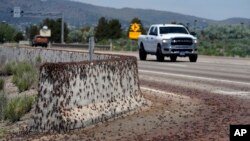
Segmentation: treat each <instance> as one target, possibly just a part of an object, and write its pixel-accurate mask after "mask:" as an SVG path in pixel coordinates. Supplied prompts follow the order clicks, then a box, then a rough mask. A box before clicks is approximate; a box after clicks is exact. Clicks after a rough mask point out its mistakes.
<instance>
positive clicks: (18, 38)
mask: <svg viewBox="0 0 250 141" xmlns="http://www.w3.org/2000/svg"><path fill="white" fill-rule="evenodd" d="M14 40H15V42H19V41H21V40H24V36H23V33H22V32H17V33H16V35H15V37H14Z"/></svg>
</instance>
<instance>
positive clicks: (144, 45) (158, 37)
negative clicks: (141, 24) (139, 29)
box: [138, 24, 198, 62]
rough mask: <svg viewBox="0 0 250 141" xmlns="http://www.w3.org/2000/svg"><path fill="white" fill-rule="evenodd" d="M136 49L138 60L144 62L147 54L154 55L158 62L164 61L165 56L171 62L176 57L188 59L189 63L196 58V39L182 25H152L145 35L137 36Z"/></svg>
mask: <svg viewBox="0 0 250 141" xmlns="http://www.w3.org/2000/svg"><path fill="white" fill-rule="evenodd" d="M138 47H139V57H140V60H146V58H147V54H151V55H156V58H157V60H158V61H164V58H165V56H166V57H170V60H171V61H172V62H175V61H176V59H177V57H189V61H190V62H196V61H197V58H198V54H197V38H196V37H194V36H193V35H191V34H190V33H189V31H188V30H187V29H186V28H185V27H184V26H182V25H176V24H157V25H152V26H151V27H150V28H149V30H148V34H147V35H140V36H139V39H138Z"/></svg>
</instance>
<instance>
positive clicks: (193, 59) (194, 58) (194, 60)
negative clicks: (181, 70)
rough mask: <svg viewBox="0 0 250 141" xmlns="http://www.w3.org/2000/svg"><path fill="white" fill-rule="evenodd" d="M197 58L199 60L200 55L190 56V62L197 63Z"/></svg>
mask: <svg viewBox="0 0 250 141" xmlns="http://www.w3.org/2000/svg"><path fill="white" fill-rule="evenodd" d="M197 58H198V55H197V54H196V55H190V56H189V61H190V62H196V61H197Z"/></svg>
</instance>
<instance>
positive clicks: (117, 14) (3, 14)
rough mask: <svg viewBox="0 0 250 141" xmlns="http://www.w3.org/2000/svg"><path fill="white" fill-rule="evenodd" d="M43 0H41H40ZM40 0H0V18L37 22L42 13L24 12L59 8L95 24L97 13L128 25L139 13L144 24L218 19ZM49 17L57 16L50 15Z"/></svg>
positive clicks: (79, 21) (76, 21)
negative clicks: (17, 10)
mask: <svg viewBox="0 0 250 141" xmlns="http://www.w3.org/2000/svg"><path fill="white" fill-rule="evenodd" d="M43 1H44V0H43ZM43 1H41V0H1V1H0V21H7V22H8V23H12V24H14V23H16V24H20V23H26V24H28V23H38V22H40V21H41V20H42V19H43V18H45V17H40V18H34V16H35V15H37V14H33V15H32V14H29V16H31V17H27V13H44V12H46V13H55V12H57V13H58V12H60V13H61V12H63V13H64V16H65V20H66V21H67V23H69V24H70V25H74V26H79V25H95V24H96V23H97V21H98V19H99V18H100V17H101V16H105V17H106V18H109V19H111V18H117V19H119V20H120V21H121V22H122V24H123V26H128V24H129V22H130V21H131V19H132V18H134V17H139V18H140V19H141V20H142V22H143V23H144V25H146V26H147V25H150V24H153V23H170V22H172V21H176V22H178V23H184V24H187V23H189V24H190V25H193V24H194V21H195V20H197V21H198V22H197V26H205V25H206V24H208V23H216V22H219V21H214V20H210V19H205V18H200V17H195V16H190V15H184V14H178V13H173V12H167V11H157V10H148V9H132V8H123V9H116V8H109V7H101V6H94V5H90V4H85V3H80V2H74V1H69V0H47V1H46V2H43ZM14 6H20V7H21V9H22V10H23V11H24V17H22V18H19V19H17V18H13V17H11V12H10V11H11V10H12V9H13V7H14ZM47 17H49V18H59V17H51V16H49V14H48V16H47ZM241 20H244V21H245V22H248V23H250V19H241ZM220 23H240V22H239V20H238V19H229V20H225V21H220Z"/></svg>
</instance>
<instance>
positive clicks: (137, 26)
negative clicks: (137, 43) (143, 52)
mask: <svg viewBox="0 0 250 141" xmlns="http://www.w3.org/2000/svg"><path fill="white" fill-rule="evenodd" d="M140 28H141V27H140V25H139V24H137V23H134V24H132V25H131V30H132V31H134V32H137V31H139V30H140Z"/></svg>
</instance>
